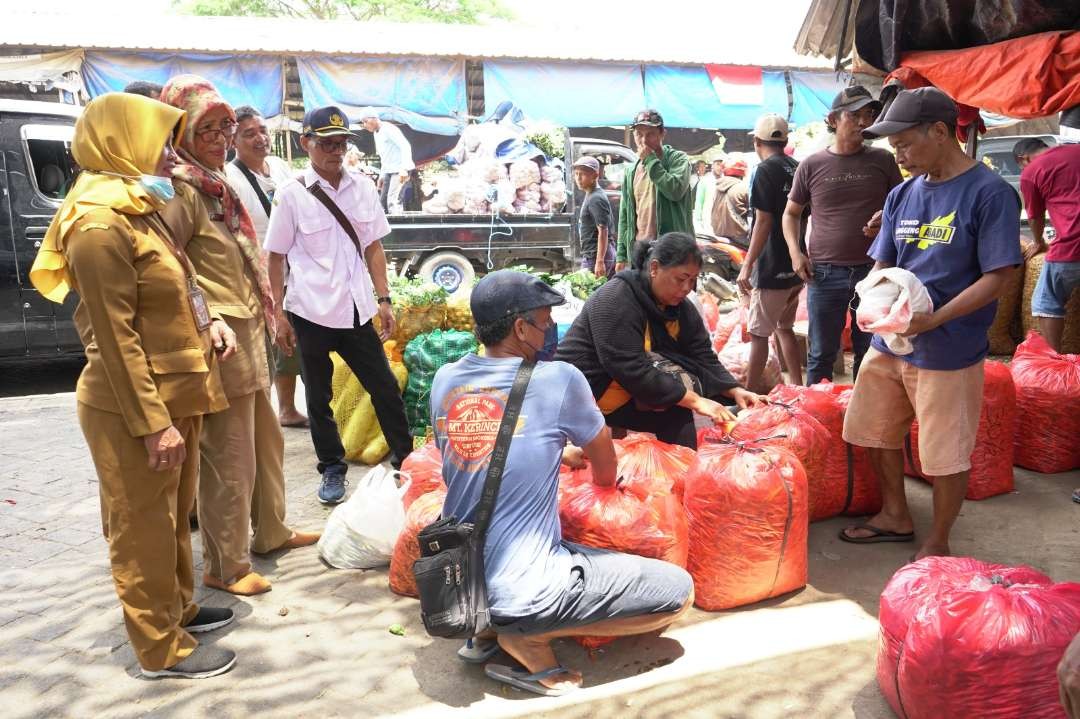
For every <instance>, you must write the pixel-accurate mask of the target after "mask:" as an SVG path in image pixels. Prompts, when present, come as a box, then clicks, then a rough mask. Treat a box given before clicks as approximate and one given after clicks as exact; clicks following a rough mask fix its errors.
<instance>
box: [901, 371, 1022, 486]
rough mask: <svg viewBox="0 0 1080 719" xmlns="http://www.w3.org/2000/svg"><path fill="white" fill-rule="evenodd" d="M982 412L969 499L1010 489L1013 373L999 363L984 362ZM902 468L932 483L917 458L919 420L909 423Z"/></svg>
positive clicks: (1014, 429)
mask: <svg viewBox="0 0 1080 719" xmlns="http://www.w3.org/2000/svg"><path fill="white" fill-rule="evenodd" d="M984 366H985V368H986V369H985V374H986V380H985V382H984V384H983V402H982V411H981V412H980V413H979V431H978V433H977V434H976V435H975V449H974V450H973V451H972V453H971V479H970V480H969V481H968V488H967V494H965V495H964V496H965V497H967V498H968V499H986V498H987V497H993V496H996V495H998V494H1006V493H1008V492H1011V491H1012V490H1013V444H1014V441H1015V437H1016V389H1015V387H1014V385H1013V379H1012V372H1010V371H1009V367H1008V365H1005V364H1002V363H1001V362H987V363H986V364H985V365H984ZM904 471H905V472H906V473H907V474H909V475H911V476H912V477H919V478H920V479H924V480H926V481H928V482H930V483H931V484H933V480H932V479H931V478H930V477H928V476H926V474H924V473H923V471H922V462H920V461H919V422H918V421H917V420H916V421H915V422H913V423H912V425H911V434H910V435H909V436H908V438H907V439H906V440H905V442H904Z"/></svg>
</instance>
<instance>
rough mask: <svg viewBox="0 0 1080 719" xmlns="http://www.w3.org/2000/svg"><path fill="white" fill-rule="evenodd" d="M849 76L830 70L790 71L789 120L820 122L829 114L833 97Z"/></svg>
mask: <svg viewBox="0 0 1080 719" xmlns="http://www.w3.org/2000/svg"><path fill="white" fill-rule="evenodd" d="M850 78H851V76H850V75H848V74H847V73H843V74H841V75H840V76H839V77H838V76H837V75H836V73H832V72H796V71H792V72H791V97H792V101H793V102H792V107H791V122H792V123H794V124H796V125H805V124H806V123H808V122H820V121H822V120H824V119H825V116H826V115H828V114H829V108H830V107H831V106H832V101H833V98H834V97H836V95H837V93H839V92H840V91H841V90H843V89H844V88H845V87H847V86H848V81H849V80H850Z"/></svg>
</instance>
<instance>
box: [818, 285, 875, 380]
mask: <svg viewBox="0 0 1080 719" xmlns="http://www.w3.org/2000/svg"><path fill="white" fill-rule="evenodd" d="M872 267H873V265H872V264H865V265H853V266H850V267H849V266H844V265H827V264H820V263H814V281H813V282H811V283H810V284H809V285H808V286H807V290H806V309H807V312H808V313H809V315H810V331H809V333H808V340H809V343H810V348H809V350H810V351H809V356H808V357H807V360H806V384H808V385H811V384H816V383H817V382H819V381H821V380H823V379H827V380H832V378H833V363H835V362H836V355H837V353H838V352H840V351H841V350H840V340H841V337H842V336H843V333H844V324H845V323H846V321H847V313H848V311H850V312H851V347H852V350H853V351H854V353H855V369H854V374H855V375H856V376H858V374H859V365H860V364H862V358H863V355H865V354H866V350H867V349H869V347H870V338H871V335H869V334H867V333H866V332H863V331H862V330H860V329H859V328H858V327H857V326H856V325H855V310H856V309H857V308H858V306H859V298H858V296H856V294H855V284H856V283H857V282H859V281H860V280H862V279H864V278H865V277H866V275H868V274H869V273H870V269H871V268H872Z"/></svg>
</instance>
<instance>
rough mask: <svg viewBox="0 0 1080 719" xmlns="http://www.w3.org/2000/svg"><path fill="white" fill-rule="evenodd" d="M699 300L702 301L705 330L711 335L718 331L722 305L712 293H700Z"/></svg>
mask: <svg viewBox="0 0 1080 719" xmlns="http://www.w3.org/2000/svg"><path fill="white" fill-rule="evenodd" d="M698 299H699V300H700V301H701V309H702V313H701V319H702V321H704V322H705V329H706V330H708V332H709V333H712V332H714V331H715V330H716V322H717V320H718V319H720V303H719V302H717V300H716V296H715V295H713V293H711V292H699V293H698Z"/></svg>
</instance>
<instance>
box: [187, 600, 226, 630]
mask: <svg viewBox="0 0 1080 719" xmlns="http://www.w3.org/2000/svg"><path fill="white" fill-rule="evenodd" d="M235 616H236V615H235V614H233V610H231V609H226V608H224V607H199V612H198V614H196V615H195V616H194V617H192V619H191V621H190V622H188V623H187V624H185V625H184V629H186V630H188V632H190V633H191V634H199V633H200V632H212V631H214V630H215V629H220V628H221V627H223V626H225V625H226V624H230V623H232V620H233V619H234V618H235Z"/></svg>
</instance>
